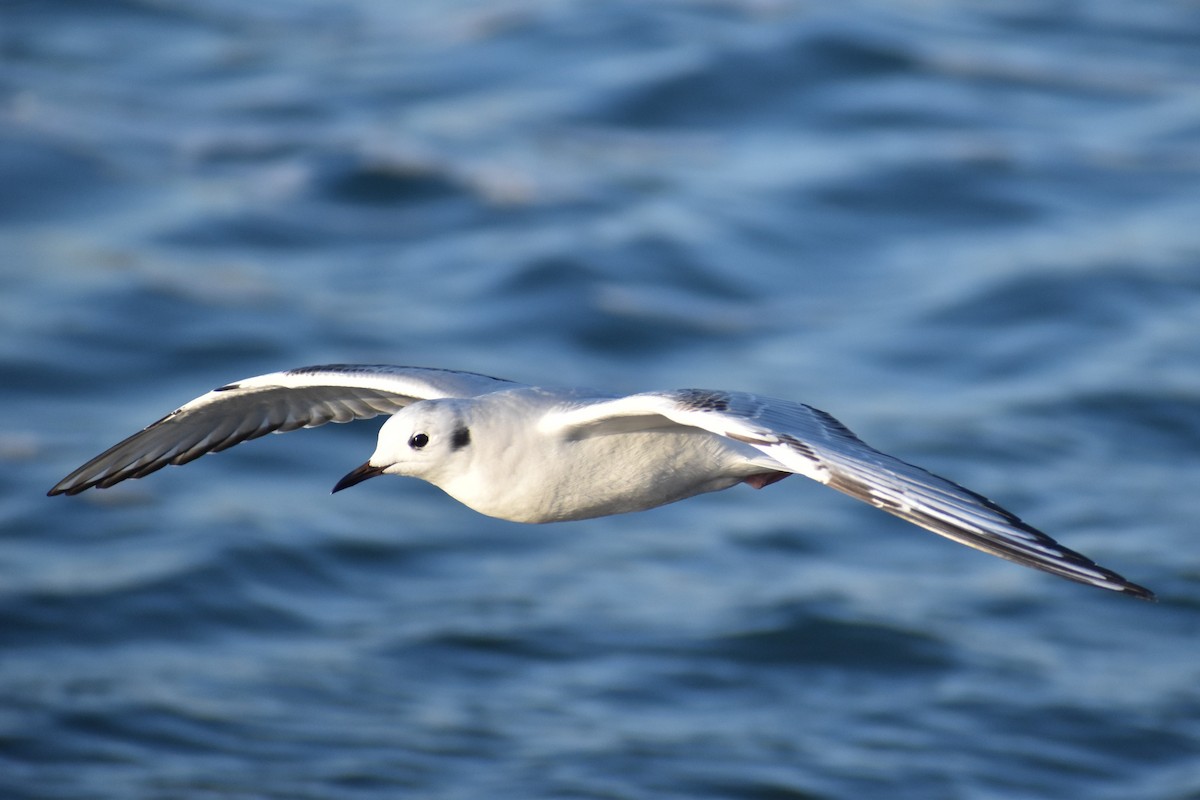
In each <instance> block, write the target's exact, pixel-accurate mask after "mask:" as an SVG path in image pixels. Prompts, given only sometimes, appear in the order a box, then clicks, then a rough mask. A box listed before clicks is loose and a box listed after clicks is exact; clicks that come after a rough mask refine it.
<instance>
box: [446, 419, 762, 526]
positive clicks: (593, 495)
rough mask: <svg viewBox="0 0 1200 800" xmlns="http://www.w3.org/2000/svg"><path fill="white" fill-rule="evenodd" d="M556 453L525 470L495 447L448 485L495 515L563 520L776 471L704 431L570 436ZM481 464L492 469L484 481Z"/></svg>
mask: <svg viewBox="0 0 1200 800" xmlns="http://www.w3.org/2000/svg"><path fill="white" fill-rule="evenodd" d="M551 452H552V453H553V457H552V458H550V457H548V458H547V459H546V461H545V462H543V463H539V464H529V463H528V462H527V461H526V462H525V463H522V464H521V466H520V468H519V469H518V467H517V465H516V464H515V463H514V461H515V459H513V458H506V457H505V453H504V452H500V453H491V454H490V456H491V457H490V458H487V459H486V461H483V460H480V461H477V462H476V463H475V464H473V469H472V470H471V471H469V472H468V473H466V474H460V475H459V476H455V477H454V478H452V479H450V480H448V481H446V482H445V483H444V484H442V487H441V488H442V489H444V490H445V491H446V492H447V493H448V494H449V495H451V496H452V497H454V498H455V499H457V500H458V501H459V502H461V503H463V504H464V505H466V506H469V507H471V508H473V509H475V510H476V511H478V512H480V513H482V514H487V515H488V516H492V517H499V518H500V519H507V520H512V521H514V522H556V521H566V520H575V519H589V518H591V517H602V516H607V515H609V514H621V513H625V512H628V511H643V510H645V509H648V508H655V507H656V506H661V505H664V504H666V503H673V502H675V501H676V500H683V499H684V498H687V497H693V496H695V495H698V494H703V493H704V492H715V491H718V490H720V489H727V488H729V487H730V486H733V485H734V484H737V483H739V482H741V481H742V480H743V479H745V478H746V477H747V476H749V475H753V474H757V473H762V472H763V471H764V470H766V469H770V467H769V466H766V465H765V463H764V462H769V459H766V458H765V457H764V456H763V455H762V454H761V453H760V452H759V451H757V450H754V449H753V448H751V447H748V446H746V445H743V444H740V443H739V442H735V441H733V440H731V439H726V438H723V437H720V436H716V435H714V434H710V433H706V432H704V431H699V430H697V431H682V432H674V431H672V432H669V433H660V432H640V433H619V434H610V435H600V436H591V437H588V438H584V439H578V440H573V441H567V440H562V441H557V442H554V443H553V444H552V445H551V446H550V448H549V450H548V452H547V454H548V455H549V453H551ZM756 462H757V463H756ZM475 470H481V471H483V472H485V473H486V475H485V476H482V477H483V478H484V479H483V480H480V477H481V476H480V475H479V474H476V473H475ZM484 486H487V487H489V488H488V489H487V490H486V491H481V487H484Z"/></svg>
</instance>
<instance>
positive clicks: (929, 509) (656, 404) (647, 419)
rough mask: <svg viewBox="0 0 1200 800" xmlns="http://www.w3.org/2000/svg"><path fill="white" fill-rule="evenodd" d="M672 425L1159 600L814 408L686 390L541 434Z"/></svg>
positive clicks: (600, 404) (618, 405) (1016, 557)
mask: <svg viewBox="0 0 1200 800" xmlns="http://www.w3.org/2000/svg"><path fill="white" fill-rule="evenodd" d="M671 424H674V425H682V426H687V427H694V428H700V429H703V430H706V431H709V432H711V433H715V434H718V435H720V436H727V437H729V438H731V439H734V440H737V441H739V442H743V443H745V444H747V445H750V446H751V447H754V448H756V449H758V450H760V451H761V452H763V453H765V454H766V455H768V456H770V457H771V459H772V460H774V461H776V462H778V463H779V464H780V465H781V467H782V469H784V470H787V471H790V472H794V473H796V474H799V475H804V476H806V477H809V478H812V479H813V480H816V481H818V482H820V483H823V484H825V485H826V486H828V487H830V488H832V489H837V490H838V491H839V492H843V493H845V494H848V495H850V496H851V497H854V498H856V499H858V500H862V501H864V502H866V503H870V504H871V505H873V506H875V507H876V508H880V509H882V510H884V511H887V512H888V513H890V514H894V515H896V516H897V517H900V518H901V519H904V520H907V521H908V522H912V523H914V524H916V525H919V526H921V527H922V528H925V529H926V530H930V531H933V532H934V533H936V534H939V535H941V536H945V537H947V538H949V539H953V540H954V541H956V542H959V543H961V544H965V545H967V546H969V547H973V548H975V549H977V550H982V551H983V552H985V553H991V554H992V555H995V556H999V557H1001V558H1005V559H1008V560H1009V561H1015V562H1016V563H1018V564H1023V565H1025V566H1028V567H1034V568H1035V569H1040V570H1044V571H1046V572H1050V573H1053V574H1055V575H1059V576H1062V577H1064V578H1068V579H1070V580H1073V581H1079V582H1080V583H1087V584H1091V585H1093V586H1098V587H1101V588H1103V589H1109V590H1112V591H1117V592H1124V593H1126V594H1131V595H1133V596H1135V597H1139V598H1142V599H1147V600H1149V599H1153V598H1154V594H1153V593H1152V592H1150V591H1149V590H1148V589H1145V588H1143V587H1141V586H1138V585H1137V584H1134V583H1131V582H1129V581H1127V580H1125V579H1124V578H1123V577H1121V576H1120V575H1118V574H1116V573H1115V572H1112V571H1111V570H1108V569H1105V568H1104V567H1101V566H1098V565H1097V564H1096V563H1095V562H1093V561H1092V560H1091V559H1089V558H1087V557H1086V556H1084V555H1081V554H1080V553H1077V552H1075V551H1074V550H1070V549H1068V548H1066V547H1063V546H1062V545H1060V544H1059V543H1058V542H1056V541H1054V540H1053V539H1051V538H1050V537H1049V536H1047V535H1046V534H1044V533H1042V532H1041V531H1039V530H1037V529H1036V528H1033V527H1032V526H1030V525H1028V524H1026V523H1025V522H1024V521H1022V520H1021V519H1020V518H1018V517H1017V516H1016V515H1015V514H1012V513H1011V512H1009V511H1006V510H1005V509H1003V508H1001V507H1000V506H998V505H996V504H995V503H993V502H992V501H991V500H989V499H987V498H986V497H983V496H982V495H979V494H976V493H975V492H972V491H971V490H969V489H965V488H963V487H962V486H959V485H958V484H956V483H954V482H952V481H948V480H946V479H945V478H940V477H938V476H937V475H934V474H932V473H930V472H927V471H926V470H923V469H921V468H920V467H916V466H913V465H912V464H909V463H907V462H905V461H901V460H900V459H898V458H894V457H893V456H889V455H887V454H886V453H881V452H880V451H878V450H876V449H875V448H873V447H871V446H869V445H867V444H865V443H864V442H863V441H862V440H861V439H859V438H858V437H857V436H855V435H854V434H853V433H852V432H851V431H850V430H849V429H848V428H847V427H846V426H845V425H843V424H842V423H841V422H839V421H838V420H836V419H834V418H833V417H832V416H830V415H829V414H826V413H825V412H824V411H819V410H818V409H815V408H812V407H811V406H807V405H803V404H800V403H792V402H788V401H786V400H774V399H770V398H765V397H759V396H756V395H752V394H746V393H742V392H721V391H708V390H701V389H681V390H678V391H671V392H645V393H642V394H635V395H629V396H627V397H621V398H617V399H613V400H599V401H595V402H590V403H583V404H578V405H572V406H569V407H564V408H563V409H560V410H555V411H552V412H550V413H548V414H547V415H546V416H545V417H544V418H543V420H542V422H541V427H542V429H543V430H546V431H556V432H558V433H560V434H561V435H564V436H589V435H597V434H605V433H619V432H622V431H629V430H650V429H656V428H663V427H664V426H668V425H671Z"/></svg>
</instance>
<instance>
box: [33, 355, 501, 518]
mask: <svg viewBox="0 0 1200 800" xmlns="http://www.w3.org/2000/svg"><path fill="white" fill-rule="evenodd" d="M519 385H520V384H516V383H513V382H511V381H506V380H501V379H500V378H490V377H488V376H486V375H478V374H476V373H473V372H457V371H454V370H444V369H430V368H423V367H393V366H388V365H363V364H330V365H326V366H319V367H301V368H299V369H293V370H288V371H286V372H273V373H271V374H269V375H259V376H257V377H254V378H247V379H245V380H241V381H238V382H236V383H230V384H227V385H225V386H221V387H220V388H217V389H214V390H213V391H211V392H209V393H208V394H204V395H201V396H200V397H197V398H196V399H195V400H192V401H191V402H190V403H187V404H186V405H184V406H182V407H181V408H178V409H176V410H175V411H172V412H171V413H170V414H168V415H167V416H165V417H163V418H162V419H160V420H159V421H158V422H155V423H154V424H152V425H150V426H149V427H147V428H146V429H145V430H142V431H140V432H139V433H135V434H134V435H133V436H130V437H129V438H128V439H126V440H125V441H123V442H121V443H120V444H117V445H115V446H113V447H111V448H109V449H108V450H106V451H104V452H103V453H101V454H100V455H98V456H96V457H95V458H93V459H92V460H91V461H89V462H87V463H86V464H84V465H83V466H82V467H80V468H79V469H77V470H75V471H74V472H72V473H71V474H70V475H68V476H67V477H65V478H63V479H62V480H61V481H59V482H58V483H57V484H55V486H54V488H52V489H51V490H50V491H49V494H51V495H56V494H78V493H79V492H82V491H83V490H85V489H88V488H91V487H93V486H95V487H99V488H102V489H103V488H108V487H109V486H112V485H114V484H116V483H120V482H121V481H123V480H126V479H128V478H141V477H143V476H145V475H149V474H150V473H151V472H155V471H156V470H159V469H162V468H163V467H165V466H167V465H168V464H186V463H187V462H189V461H191V460H193V459H196V458H199V457H200V456H202V455H204V454H205V453H214V452H217V451H218V450H225V449H226V448H229V447H233V446H234V445H235V444H238V443H239V442H244V441H246V440H247V439H256V438H258V437H259V436H263V435H265V434H268V433H273V432H275V433H282V432H284V431H291V430H296V429H297V428H314V427H316V426H318V425H324V424H325V423H326V422H349V421H350V420H356V419H369V418H371V417H374V416H377V415H379V414H394V413H396V412H397V411H399V410H400V409H402V408H404V407H405V406H407V405H409V404H410V403H414V402H416V401H418V400H429V399H433V398H437V397H473V396H476V395H481V394H488V393H490V392H495V391H500V390H503V389H511V388H514V387H517V386H519Z"/></svg>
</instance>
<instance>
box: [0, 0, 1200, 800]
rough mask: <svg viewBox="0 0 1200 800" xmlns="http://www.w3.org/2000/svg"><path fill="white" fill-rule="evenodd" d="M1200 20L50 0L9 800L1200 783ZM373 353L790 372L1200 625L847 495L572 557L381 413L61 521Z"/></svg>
mask: <svg viewBox="0 0 1200 800" xmlns="http://www.w3.org/2000/svg"><path fill="white" fill-rule="evenodd" d="M1198 43H1200V12H1198V11H1197V8H1196V6H1195V5H1194V4H1190V3H1183V2H1162V3H1152V4H1151V3H1145V4H1144V3H1125V2H1117V1H1116V0H1114V1H1113V2H1104V1H1103V0H1102V1H1100V2H1082V3H1073V4H1066V3H1058V4H1049V3H1040V2H1020V1H1019V0H1018V2H1005V3H974V2H954V1H953V0H950V1H948V2H940V3H903V2H901V3H881V2H855V3H832V2H804V3H801V2H795V3H793V2H789V1H788V0H777V1H772V0H765V1H764V2H756V1H755V0H745V2H737V1H735V2H725V3H713V2H661V3H645V2H617V3H592V2H583V1H582V0H580V1H577V2H571V1H570V0H568V1H566V2H536V1H535V0H514V1H513V2H504V3H494V2H480V1H475V0H459V1H458V2H432V1H431V2H406V3H390V2H385V1H384V0H358V1H357V2H346V1H345V0H342V1H341V2H330V1H329V0H307V1H306V2H262V3H253V4H251V3H241V2H229V1H228V0H216V1H215V2H214V0H175V1H173V2H150V0H125V1H124V2H115V1H114V2H79V1H78V0H75V1H72V0H36V1H35V0H27V1H26V2H22V1H21V0H17V1H16V2H13V0H9V1H8V2H4V3H0V259H2V261H0V264H2V268H0V289H2V291H0V331H2V332H3V335H2V336H0V402H2V403H3V406H4V409H5V411H6V413H5V415H4V418H5V421H4V422H2V423H0V795H2V796H4V797H12V798H27V797H28V798H33V797H37V798H81V797H113V798H138V799H141V798H178V797H186V798H217V797H220V798H260V797H263V798H393V797H421V798H455V799H457V798H481V797H488V798H511V799H513V800H517V799H522V800H524V799H526V798H700V797H704V798H709V797H711V798H755V799H757V800H767V798H772V799H774V798H863V797H886V798H913V799H914V800H916V799H920V800H930V799H933V800H937V799H939V798H971V799H973V798H1017V797H1019V798H1056V799H1057V798H1067V797H1071V798H1081V797H1086V798H1122V799H1125V798H1151V799H1155V800H1158V799H1161V800H1168V799H1170V800H1177V799H1179V798H1189V797H1191V798H1196V797H1200V646H1198V645H1197V635H1198V634H1200V539H1198V538H1197V519H1198V518H1200V494H1198V487H1200V460H1198V454H1200V344H1198V343H1200V224H1198V223H1197V220H1200V188H1198V187H1200V77H1198V76H1200V46H1197V45H1198ZM329 361H342V362H344V361H352V362H353V361H359V362H391V363H400V364H416V365H430V366H443V367H453V368H460V369H471V370H477V371H481V372H485V373H489V374H495V375H500V376H503V377H508V378H513V379H516V380H520V381H525V382H530V383H560V384H561V383H567V384H586V385H594V386H599V387H602V388H606V389H611V390H619V391H635V390H641V389H652V388H675V387H682V386H710V387H718V388H729V389H743V390H750V391H756V392H759V393H763V394H768V395H774V396H779V397H785V398H791V399H796V400H801V401H803V402H808V403H811V404H813V405H816V406H818V407H821V408H825V409H827V410H828V411H830V412H833V413H834V414H836V415H837V416H839V417H840V418H842V419H843V420H844V421H845V422H846V423H847V424H849V425H850V426H851V427H853V428H854V429H855V430H856V431H858V432H859V433H860V434H861V435H862V436H863V437H864V438H866V439H867V440H868V441H869V442H872V443H873V444H876V445H877V446H879V447H881V448H883V449H885V450H888V451H890V452H894V453H896V454H897V455H900V456H901V457H903V458H906V459H908V460H911V461H914V462H916V463H919V464H922V465H925V466H928V467H929V468H931V469H933V470H935V471H937V472H939V473H942V474H945V475H947V476H949V477H952V478H954V479H956V480H958V481H960V482H962V483H964V484H966V485H968V486H971V487H972V488H975V489H977V490H979V491H981V492H983V493H985V494H987V495H989V496H991V497H994V498H995V499H997V500H999V501H1001V502H1003V503H1004V504H1005V505H1007V506H1009V507H1011V508H1012V509H1013V510H1015V511H1017V512H1018V513H1019V514H1021V515H1022V516H1023V517H1025V518H1026V519H1028V520H1029V521H1031V522H1032V523H1034V524H1035V525H1037V526H1038V527H1041V528H1044V529H1045V530H1047V531H1048V532H1049V533H1051V534H1052V535H1054V536H1055V537H1056V538H1058V539H1060V540H1061V541H1063V542H1064V543H1066V544H1068V545H1069V546H1071V547H1074V548H1077V549H1079V550H1082V551H1084V552H1086V553H1087V554H1088V555H1090V556H1092V557H1093V558H1095V559H1097V560H1098V561H1100V562H1101V563H1103V564H1105V565H1107V566H1110V567H1112V568H1113V569H1116V570H1118V571H1120V572H1122V573H1123V574H1125V575H1127V576H1128V577H1129V578H1131V579H1133V580H1135V581H1137V582H1139V583H1143V584H1145V585H1148V586H1150V587H1151V588H1153V589H1155V590H1156V591H1158V592H1159V594H1160V597H1161V602H1160V603H1158V604H1157V605H1151V604H1145V603H1138V602H1135V601H1132V600H1129V599H1126V598H1122V597H1118V596H1114V595H1111V594H1108V593H1105V592H1101V591H1098V590H1093V589H1089V588H1087V587H1082V586H1078V585H1074V584H1070V583H1068V582H1066V581H1062V580H1059V579H1056V578H1053V577H1051V576H1047V575H1044V574H1041V573H1036V572H1034V571H1032V570H1025V569H1021V568H1019V567H1016V566H1014V565H1011V564H1008V563H1005V562H1002V561H999V560H997V559H991V558H988V557H985V556H983V555H981V554H978V553H975V552H972V551H970V550H968V549H966V548H962V547H959V546H956V545H953V544H951V543H949V542H947V541H944V540H942V539H939V538H937V537H935V536H932V535H929V534H927V533H925V532H923V531H920V530H918V529H916V528H913V527H911V526H907V525H905V524H904V523H902V522H900V521H898V520H895V519H892V518H891V517H888V516H886V515H883V514H880V513H878V512H877V511H874V510H873V509H870V508H867V507H865V506H861V505H859V504H855V503H853V502H852V501H850V500H848V499H847V498H845V497H843V496H841V495H838V494H836V493H834V492H830V491H828V490H825V489H822V488H821V487H819V486H816V485H815V484H805V483H804V482H802V481H800V480H791V481H786V482H784V483H782V484H780V485H778V486H774V487H771V488H769V489H767V490H764V491H762V492H754V491H752V490H750V489H748V488H745V487H741V488H737V489H734V490H731V491H729V492H724V493H721V494H717V495H710V496H706V497H701V498H696V499H693V500H690V501H688V502H686V503H682V504H678V505H674V506H669V507H665V508H662V509H657V510H655V511H653V512H648V513H645V514H640V515H633V516H629V517H623V518H608V519H600V520H593V521H589V522H581V523H569V524H562V525H552V526H545V527H531V526H521V525H517V524H511V523H505V522H500V521H496V520H492V519H488V518H485V517H481V516H479V515H477V514H475V513H474V512H471V511H469V510H467V509H465V508H463V507H461V506H459V505H457V504H456V503H454V502H453V501H451V500H450V499H449V498H447V497H445V496H444V495H442V494H441V493H440V492H439V491H438V490H436V489H434V488H432V487H430V486H428V485H425V484H422V483H419V482H416V481H404V480H394V479H389V480H381V481H372V482H371V483H369V484H366V485H363V486H361V487H357V488H355V489H353V490H351V491H347V492H344V493H340V494H338V495H336V496H333V497H331V496H330V495H329V494H328V490H329V488H330V487H331V486H332V485H333V483H334V482H335V481H336V480H337V478H338V477H340V476H341V475H342V474H344V473H345V472H346V471H347V470H348V469H350V468H352V467H353V466H355V465H357V464H359V463H361V462H362V461H363V459H364V458H365V456H366V455H367V454H369V452H370V451H371V449H372V447H373V442H374V431H375V428H376V425H375V424H374V423H359V424H357V425H351V426H329V427H327V428H322V429H319V430H316V431H305V432H299V433H293V434H289V435H287V436H280V437H268V438H267V439H265V440H261V441H258V442H254V443H251V444H247V445H244V446H242V447H239V448H236V449H234V450H232V451H230V452H228V453H224V454H221V455H217V456H212V457H209V458H205V459H201V460H200V461H198V462H196V463H194V464H191V465H189V466H187V467H186V468H183V469H168V470H165V471H164V472H162V473H159V474H156V475H154V476H152V477H150V478H148V479H146V480H144V481H134V482H131V483H129V484H124V485H122V486H120V487H118V488H116V489H112V490H109V491H107V492H92V493H88V494H85V495H81V496H80V497H77V498H61V497H56V498H47V497H45V496H44V493H45V491H46V490H47V489H48V488H49V487H50V486H51V485H52V484H53V483H54V482H55V481H56V480H57V479H59V478H60V477H62V476H63V475H64V474H66V473H67V472H68V471H69V470H71V469H73V468H74V467H76V466H77V465H79V464H80V463H82V462H83V461H84V460H85V459H87V458H89V457H91V456H92V455H95V454H96V453H98V452H99V451H101V450H102V449H104V448H105V447H107V446H109V445H110V444H112V443H114V442H115V441H117V440H118V439H120V438H122V437H124V436H126V435H128V434H130V433H132V432H133V431H135V430H137V429H138V428H140V427H141V426H143V425H145V424H147V423H149V422H151V421H153V420H155V419H157V418H158V417H159V416H161V415H162V414H163V413H165V412H167V411H169V410H171V409H173V408H175V407H176V406H178V405H179V404H181V403H182V402H184V401H186V400H188V399H190V398H192V397H194V396H196V395H199V394H201V393H203V392H204V391H207V390H208V389H210V388H212V387H213V386H216V385H220V384H223V383H226V382H229V381H232V380H235V379H238V378H241V377H245V376H249V375H255V374H259V373H264V372H270V371H274V370H277V369H283V368H288V367H295V366H301V365H305V364H312V363H322V362H329Z"/></svg>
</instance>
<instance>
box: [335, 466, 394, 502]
mask: <svg viewBox="0 0 1200 800" xmlns="http://www.w3.org/2000/svg"><path fill="white" fill-rule="evenodd" d="M383 469H384V468H383V467H376V466H372V465H371V462H370V461H368V462H367V463H365V464H363V465H362V466H360V467H355V468H354V469H352V470H350V471H349V472H347V473H346V474H345V475H344V476H343V477H342V479H341V480H340V481H338V482H337V485H336V486H334V487H333V492H331V494H333V493H336V492H340V491H341V490H342V489H349V488H350V487H351V486H354V485H355V484H359V483H362V482H363V481H365V480H367V479H368V478H374V477H375V476H376V475H382V474H383Z"/></svg>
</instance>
